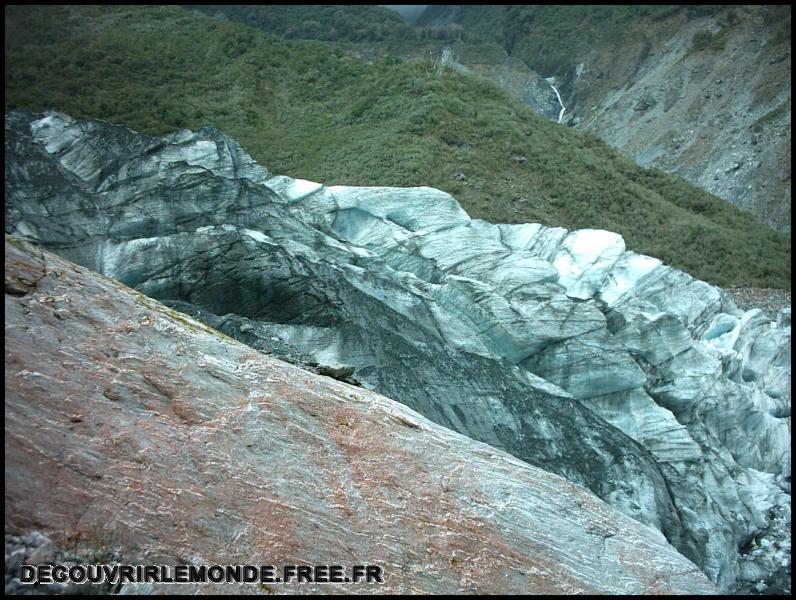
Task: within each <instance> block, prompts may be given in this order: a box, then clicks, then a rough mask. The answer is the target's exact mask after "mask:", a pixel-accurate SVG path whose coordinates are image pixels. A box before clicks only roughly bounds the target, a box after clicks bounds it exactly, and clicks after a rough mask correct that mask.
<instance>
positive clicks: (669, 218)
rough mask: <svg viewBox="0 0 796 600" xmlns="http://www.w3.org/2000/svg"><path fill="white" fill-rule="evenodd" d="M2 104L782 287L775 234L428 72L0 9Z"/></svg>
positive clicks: (186, 24) (218, 30) (783, 248)
mask: <svg viewBox="0 0 796 600" xmlns="http://www.w3.org/2000/svg"><path fill="white" fill-rule="evenodd" d="M6 106H7V107H23V108H28V109H33V110H41V109H49V108H55V109H59V110H64V111H66V112H69V113H71V114H73V115H74V116H87V117H88V116H90V117H97V118H104V119H108V120H111V121H113V122H118V123H125V124H127V125H129V126H131V127H134V128H136V129H139V130H142V131H145V132H148V133H152V134H158V133H165V132H166V131H169V130H172V129H175V128H179V127H192V128H198V127H201V126H203V125H208V124H212V125H214V126H217V127H222V128H224V129H225V130H227V131H229V132H230V133H231V134H233V135H234V136H236V137H237V138H238V139H239V140H240V141H241V143H242V144H244V146H245V147H246V148H247V149H248V150H249V151H250V152H251V153H252V155H253V156H254V157H255V158H256V159H261V160H263V161H266V162H267V163H268V164H269V167H271V168H273V169H275V170H276V171H279V172H290V173H291V174H294V175H296V176H300V177H306V178H310V179H315V180H323V181H328V182H330V183H346V184H358V185H366V184H371V185H375V184H378V185H399V186H410V185H411V186H414V185H429V186H434V187H438V188H440V189H443V190H445V191H448V192H450V193H453V194H455V195H456V196H457V198H459V200H460V201H461V202H462V204H463V206H465V208H466V209H467V210H468V211H469V212H470V213H471V214H472V215H473V216H475V217H480V218H485V219H487V220H491V221H503V222H510V223H512V222H513V223H516V222H541V223H543V224H547V225H556V226H565V227H596V228H604V229H609V230H612V231H617V232H619V233H621V234H622V235H623V236H624V237H625V239H626V240H627V243H628V246H629V247H630V248H631V249H634V250H637V251H639V252H643V253H645V254H650V255H653V256H656V257H658V258H660V259H662V260H664V261H665V262H667V263H670V264H673V265H676V266H679V267H681V268H683V269H685V270H687V271H688V272H690V273H692V274H693V275H695V276H697V277H699V278H702V279H705V280H707V281H711V282H715V283H718V284H721V285H729V284H737V285H758V286H762V287H783V288H789V287H790V242H789V240H788V239H786V238H785V237H784V236H778V235H774V234H771V232H770V231H769V230H767V229H765V228H763V227H761V226H758V225H756V224H755V223H753V222H750V221H749V219H748V218H747V217H746V216H745V215H744V214H743V213H741V212H740V211H737V210H735V209H732V208H731V207H727V206H726V204H725V203H724V202H722V201H720V200H719V199H717V198H715V197H713V196H711V195H709V194H707V193H704V192H702V191H701V190H699V189H697V188H695V187H693V186H691V185H689V184H688V183H686V182H685V181H683V180H682V179H679V178H677V177H672V176H669V175H666V174H664V173H663V172H661V171H654V170H652V171H651V170H644V169H640V168H638V167H637V166H636V165H635V164H633V162H632V161H631V160H629V159H627V158H624V157H622V156H621V155H619V154H618V153H616V152H614V151H612V150H611V149H610V148H609V147H608V146H607V145H606V144H604V143H603V142H601V141H599V140H598V139H597V138H596V137H594V136H592V135H589V134H585V133H578V132H573V131H571V130H569V129H567V128H564V127H559V126H555V125H553V124H551V123H549V122H547V121H546V120H544V119H542V118H540V117H538V116H536V115H534V114H533V113H532V112H531V111H530V110H529V109H527V108H525V107H524V106H522V105H521V104H520V103H519V102H518V101H515V100H513V99H511V98H510V97H509V96H508V95H507V94H506V93H505V92H504V91H503V90H501V89H500V88H499V87H498V86H497V85H496V84H494V83H492V82H490V81H487V80H485V79H480V78H474V77H470V76H465V75H461V74H457V73H454V72H451V71H450V70H446V69H440V68H439V67H438V66H437V65H434V64H432V63H427V62H409V63H401V62H397V63H396V61H391V60H381V61H377V62H376V63H374V64H365V63H362V62H359V61H355V60H353V59H351V58H348V57H346V56H343V55H341V54H340V53H335V52H330V51H329V49H328V48H327V47H324V46H322V45H320V44H313V43H302V42H293V43H287V42H281V41H278V40H276V39H274V38H272V37H269V36H266V35H264V34H262V33H261V32H259V31H257V30H255V29H252V28H247V27H245V26H242V25H239V24H235V23H224V22H219V21H217V20H214V19H212V18H209V17H201V16H194V15H192V14H191V13H190V12H188V11H185V10H182V9H177V8H171V7H156V8H138V9H125V8H118V7H38V8H36V9H30V8H26V7H8V8H6ZM515 157H516V158H515ZM459 173H461V175H458V174H459Z"/></svg>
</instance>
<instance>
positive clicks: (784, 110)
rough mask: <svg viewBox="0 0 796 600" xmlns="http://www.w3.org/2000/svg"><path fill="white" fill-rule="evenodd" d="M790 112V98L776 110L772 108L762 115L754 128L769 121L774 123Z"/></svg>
mask: <svg viewBox="0 0 796 600" xmlns="http://www.w3.org/2000/svg"><path fill="white" fill-rule="evenodd" d="M788 113H790V100H788V101H787V102H783V103H782V104H780V105H779V106H777V107H776V108H775V109H774V110H771V111H769V112H767V113H766V114H764V115H763V116H762V117H760V118H759V119H758V120H757V121H755V123H754V125H753V126H752V129H754V128H755V127H756V126H758V125H767V124H769V123H773V122H775V121H777V120H779V119H781V118H782V117H784V116H785V115H787V114H788Z"/></svg>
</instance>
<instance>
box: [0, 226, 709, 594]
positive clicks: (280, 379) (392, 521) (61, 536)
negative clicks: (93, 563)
mask: <svg viewBox="0 0 796 600" xmlns="http://www.w3.org/2000/svg"><path fill="white" fill-rule="evenodd" d="M5 265H6V273H5V281H6V296H5V318H6V339H5V344H6V387H5V391H6V399H5V402H6V406H5V415H6V420H5V428H6V429H5V435H6V478H5V483H6V505H5V506H6V522H5V524H6V529H7V530H10V531H11V532H12V533H21V532H26V531H29V530H31V529H37V530H44V531H45V532H46V533H47V536H46V537H45V536H41V535H39V534H36V535H33V536H30V537H31V539H33V538H34V537H35V538H36V539H39V538H41V539H42V540H44V542H43V543H38V542H37V543H33V542H31V544H21V543H20V544H18V546H19V547H18V548H17V547H15V548H11V554H12V555H13V556H17V555H19V556H20V557H24V559H26V560H29V561H30V562H37V561H36V560H35V557H33V554H34V553H36V552H37V553H39V554H40V555H41V556H40V558H41V559H42V560H44V561H46V560H48V559H49V560H51V559H53V558H54V557H57V556H64V554H63V553H60V554H59V553H56V552H55V551H54V550H52V548H53V546H56V547H66V548H69V549H70V550H71V552H72V554H73V555H75V556H85V555H92V556H100V555H101V552H100V553H99V554H98V553H97V551H98V549H99V550H102V549H105V550H108V551H113V552H115V554H113V556H112V558H115V559H116V560H119V559H120V558H121V559H122V560H123V561H125V562H138V561H142V562H146V563H155V564H164V563H165V564H175V563H183V564H185V563H193V564H201V563H207V564H213V563H219V564H242V563H255V564H261V563H274V564H294V563H309V564H329V563H339V564H344V565H352V564H358V563H375V564H379V565H382V566H383V567H384V571H385V582H384V584H383V585H381V586H375V585H364V584H359V585H358V586H354V587H352V586H343V585H322V586H300V587H297V588H294V589H293V591H302V592H335V591H338V592H339V591H350V590H352V589H353V590H354V591H358V592H372V591H376V592H403V593H413V592H414V593H418V592H426V593H429V592H431V593H445V592H457V591H461V592H480V593H501V592H513V593H523V592H526V593H527V592H534V593H542V592H544V593H671V592H689V593H710V592H712V591H713V588H712V586H711V585H710V584H709V582H708V581H707V579H706V578H705V577H704V576H703V575H702V574H701V573H699V571H698V569H697V568H696V566H694V565H693V564H691V563H690V562H689V561H688V560H686V559H685V558H683V557H682V556H680V555H679V554H678V553H677V552H676V551H675V550H674V549H673V548H672V547H671V546H669V545H668V544H667V542H666V540H665V539H664V537H663V536H662V535H661V534H660V533H658V532H656V531H654V530H652V529H649V528H647V527H645V526H643V525H641V524H639V523H637V522H635V521H633V520H632V519H630V518H628V517H625V516H624V515H622V514H621V513H619V512H618V511H616V510H614V509H612V508H611V507H609V506H607V505H606V504H604V503H603V502H602V501H600V500H599V499H598V498H596V497H595V496H594V495H592V494H591V493H589V492H588V491H586V490H584V489H583V488H581V487H579V486H576V485H574V484H572V483H569V482H568V481H566V480H564V479H563V478H561V477H558V476H556V475H552V474H550V473H546V472H544V471H542V470H540V469H537V468H535V467H532V466H529V465H527V464H525V463H522V462H521V461H519V460H517V459H515V458H513V457H511V456H509V455H507V454H506V453H504V452H501V451H499V450H495V449H494V448H491V447H489V446H487V445H485V444H482V443H479V442H475V441H473V440H470V439H468V438H466V437H464V436H462V435H459V434H456V433H453V432H451V431H449V430H447V429H445V428H443V427H440V426H438V425H435V424H434V423H432V422H430V421H429V420H427V419H425V418H423V417H422V416H421V415H419V414H417V413H416V412H414V411H412V410H410V409H409V408H407V407H405V406H403V405H401V404H399V403H397V402H394V401H392V400H389V399H387V398H385V397H383V396H380V395H378V394H376V393H373V392H369V391H363V390H360V389H358V388H354V387H351V386H348V385H345V384H342V383H338V382H336V381H334V380H332V379H330V378H326V377H321V376H318V375H313V374H309V373H306V372H305V371H302V370H301V369H299V368H297V367H294V366H291V365H288V364H286V363H282V362H279V361H277V360H274V359H271V358H268V357H266V356H264V355H262V354H260V353H258V352H255V351H253V350H252V349H251V348H249V347H247V346H245V345H243V344H240V343H238V342H235V341H233V340H231V339H229V338H227V337H226V336H223V335H220V334H218V333H217V332H214V331H212V330H210V329H208V328H206V327H205V326H204V325H201V324H200V323H198V322H196V321H193V320H192V319H190V318H188V317H185V316H181V315H179V314H178V313H174V312H173V311H171V310H170V309H168V308H166V307H164V306H162V305H160V304H158V303H157V302H155V301H152V300H150V299H148V298H146V297H144V296H142V295H141V294H138V293H135V292H133V291H132V290H129V289H127V288H125V287H124V286H121V285H120V284H118V283H116V282H114V281H112V280H110V279H107V278H104V277H101V276H99V275H96V274H94V273H92V272H90V271H87V270H85V269H82V268H80V267H77V266H76V265H74V264H71V263H68V262H66V261H64V260H63V259H60V258H57V257H55V256H53V255H50V254H48V253H45V252H42V251H40V250H38V249H36V248H35V247H33V246H31V245H28V244H25V243H19V242H12V243H8V241H7V243H6V260H5ZM9 539H10V540H11V541H10V542H9ZM21 539H26V538H19V537H16V538H15V537H11V538H9V536H6V548H7V550H9V543H11V544H12V545H14V543H15V541H18V540H21ZM34 541H35V540H34ZM28 546H30V548H28ZM32 557H33V558H32ZM107 558H108V557H107V556H106V559H107ZM6 566H7V568H8V567H9V561H8V560H7V561H6ZM12 567H13V565H12ZM189 588H190V589H189ZM268 588H269V586H253V587H252V588H246V587H245V586H234V587H233V590H232V591H233V592H264V593H267V592H273V591H281V590H284V589H285V587H283V586H277V585H274V586H270V589H268ZM16 591H19V588H17V589H16ZM179 591H182V592H185V591H198V592H200V593H201V592H214V591H215V592H217V591H218V588H217V587H214V586H204V587H202V586H198V587H196V588H193V587H191V586H187V587H186V586H181V587H180V590H179Z"/></svg>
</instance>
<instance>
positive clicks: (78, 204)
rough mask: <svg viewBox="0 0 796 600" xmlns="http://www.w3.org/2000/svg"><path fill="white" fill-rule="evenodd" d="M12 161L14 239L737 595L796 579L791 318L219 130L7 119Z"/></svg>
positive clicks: (627, 259)
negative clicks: (310, 374) (472, 452)
mask: <svg viewBox="0 0 796 600" xmlns="http://www.w3.org/2000/svg"><path fill="white" fill-rule="evenodd" d="M6 156H7V159H6V228H7V231H9V232H11V233H14V234H16V235H20V236H24V237H26V238H28V239H30V240H35V241H36V242H37V243H38V244H41V245H42V246H44V247H46V248H49V249H52V250H54V251H56V252H58V253H59V254H61V255H62V256H65V257H67V258H69V259H70V260H74V261H75V262H78V263H79V264H82V265H84V266H87V267H90V268H92V269H94V270H96V271H98V272H100V273H104V274H106V275H109V276H111V277H113V278H115V279H118V280H120V281H122V282H123V283H125V284H127V285H130V286H132V287H135V288H136V289H138V290H139V291H141V292H143V293H144V294H147V295H148V296H152V297H154V298H157V299H159V300H161V301H163V302H167V303H170V304H171V305H172V306H174V307H176V308H178V309H179V310H181V311H183V312H188V313H190V314H193V315H195V316H196V317H197V318H200V319H202V320H203V321H205V322H206V323H208V324H211V325H212V326H213V327H216V328H218V329H220V330H222V331H224V332H226V333H227V334H229V335H231V336H233V337H236V338H238V339H240V340H241V341H244V342H245V343H247V344H249V345H251V346H252V347H255V348H258V349H261V350H265V351H270V352H273V353H275V354H279V355H280V356H285V357H288V358H290V359H291V360H292V361H294V362H300V363H306V364H311V365H313V366H316V367H318V366H320V369H319V370H321V372H327V373H338V374H339V377H340V378H343V379H345V380H347V381H351V382H357V383H359V384H360V385H362V386H364V387H366V388H369V389H373V390H377V391H379V392H380V393H383V394H385V395H387V396H389V397H391V398H394V399H395V400H398V401H400V402H402V403H404V404H406V405H408V406H409V407H411V408H413V409H414V410H417V411H418V412H420V413H422V414H423V415H424V416H425V417H427V418H428V419H430V420H431V421H433V422H435V423H437V424H439V425H443V426H445V427H449V428H451V429H453V430H455V431H458V432H461V433H464V434H465V435H467V436H469V437H471V438H474V439H477V440H480V441H482V442H486V443H488V444H490V445H491V446H493V447H495V448H499V449H502V450H505V451H507V452H508V453H510V454H512V455H514V456H515V457H517V458H520V459H522V460H523V461H525V462H527V463H529V464H532V465H535V466H538V467H541V468H543V469H545V470H547V471H550V472H553V473H557V474H559V475H562V476H564V477H566V478H567V479H569V480H570V481H572V482H575V483H577V484H580V485H584V486H586V487H588V488H589V489H590V490H592V491H593V492H594V493H595V494H597V495H598V496H599V497H600V498H602V499H604V500H605V501H606V502H608V503H609V504H611V505H613V506H614V507H616V508H618V509H620V510H621V511H623V512H624V513H625V514H627V515H629V516H631V517H633V518H634V519H636V520H638V521H640V522H641V523H644V524H647V525H650V526H652V527H654V528H656V529H659V530H660V531H662V532H663V533H664V535H665V536H666V538H667V539H668V540H669V541H670V542H671V543H672V544H673V545H674V546H675V547H676V548H677V549H678V550H680V551H681V552H682V553H683V554H684V555H685V556H687V557H688V558H689V559H691V560H692V561H694V562H695V563H696V564H698V565H699V566H700V567H701V568H702V569H703V570H704V571H705V573H707V574H708V576H709V577H710V578H711V579H712V580H713V581H714V582H716V583H718V584H719V586H720V587H722V588H723V589H735V588H736V587H737V586H743V585H748V584H751V583H757V582H758V581H759V580H760V579H765V580H767V581H768V582H769V583H772V582H774V581H775V580H776V581H781V580H783V577H782V569H786V570H787V573H789V569H790V567H789V562H788V561H786V562H787V564H784V563H783V562H782V561H779V562H774V561H773V560H772V559H771V557H772V556H774V555H776V552H780V551H781V550H782V549H783V548H784V547H785V546H786V545H787V547H788V548H789V538H788V536H787V535H783V534H782V531H783V528H782V527H776V528H774V527H771V524H772V522H773V521H774V520H775V519H779V520H780V521H781V520H782V519H786V521H787V522H789V519H790V495H789V493H790V320H789V313H788V315H787V318H786V317H785V316H784V314H783V316H782V318H779V319H778V320H777V322H771V321H769V320H767V319H765V318H764V317H763V315H762V313H759V311H758V312H755V311H751V312H747V313H743V312H742V311H739V310H738V309H736V308H735V306H734V304H733V303H732V301H731V300H730V299H729V298H728V297H727V296H726V295H725V294H724V293H723V292H722V291H721V290H719V289H718V288H715V287H713V286H710V285H709V284H707V283H704V282H701V281H696V280H694V279H693V278H691V277H689V276H688V275H686V274H685V273H682V272H680V271H677V270H675V269H672V268H670V267H667V266H665V265H663V264H661V263H660V261H658V260H656V259H654V258H650V257H646V256H641V255H638V254H635V253H632V252H627V251H626V250H625V246H624V242H623V240H622V238H621V237H620V236H618V235H617V234H613V233H610V232H606V231H594V230H583V231H572V232H568V231H566V230H564V229H561V228H547V227H542V226H541V225H536V224H526V225H492V224H489V223H485V222H483V221H478V220H471V219H470V218H469V217H468V216H467V214H466V213H465V212H464V211H463V210H462V209H461V208H460V207H459V205H458V204H457V203H456V201H455V200H454V199H453V198H452V197H451V196H449V195H447V194H445V193H443V192H440V191H438V190H433V189H430V188H414V189H396V188H354V187H343V186H333V187H324V186H322V185H320V184H316V183H312V182H307V181H302V180H294V179H290V178H288V177H281V176H279V177H273V176H271V174H269V173H268V172H267V171H266V170H265V169H263V168H262V167H259V166H258V165H256V164H254V163H253V161H252V160H251V158H250V157H249V156H248V155H246V153H245V152H243V150H242V149H241V148H240V147H239V146H238V145H237V144H236V143H235V142H234V140H231V139H230V138H228V137H227V136H225V135H224V134H222V133H221V132H219V131H217V130H213V129H203V130H201V131H199V132H195V133H194V132H187V131H183V132H179V133H177V134H173V135H171V136H166V137H164V138H157V139H156V138H149V137H147V136H142V135H138V134H135V133H133V132H131V131H129V130H127V129H124V128H121V127H114V126H110V125H108V124H104V123H99V122H92V121H88V122H74V121H72V120H71V119H70V118H68V117H66V116H64V115H57V114H54V115H49V116H41V115H30V114H25V113H19V112H15V113H10V114H9V115H7V117H6ZM783 515H784V516H783ZM767 536H773V537H772V539H769V540H768V547H770V548H771V549H772V551H771V552H756V553H753V552H751V550H750V548H751V546H750V540H752V539H760V538H763V539H767ZM775 551H776V552H775ZM788 553H789V550H788ZM777 556H779V555H777ZM741 565H743V568H742V566H741ZM784 579H787V578H784ZM766 585H768V583H767V584H766Z"/></svg>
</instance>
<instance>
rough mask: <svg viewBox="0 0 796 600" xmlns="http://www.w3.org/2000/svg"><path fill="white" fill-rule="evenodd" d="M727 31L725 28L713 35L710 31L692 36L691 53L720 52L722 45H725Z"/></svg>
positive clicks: (722, 48)
mask: <svg viewBox="0 0 796 600" xmlns="http://www.w3.org/2000/svg"><path fill="white" fill-rule="evenodd" d="M728 31H729V29H727V28H725V29H722V30H721V31H718V32H716V33H713V32H711V31H699V32H697V33H695V34H694V37H693V38H692V39H691V51H692V52H703V51H705V50H710V51H711V52H721V51H722V50H724V45H725V44H726V43H727V32H728Z"/></svg>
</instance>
